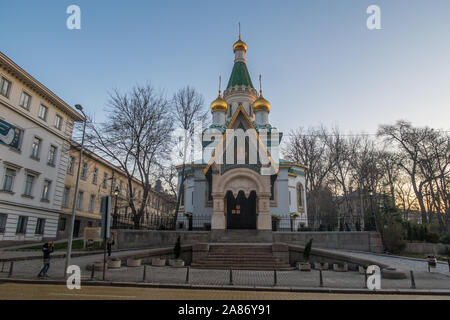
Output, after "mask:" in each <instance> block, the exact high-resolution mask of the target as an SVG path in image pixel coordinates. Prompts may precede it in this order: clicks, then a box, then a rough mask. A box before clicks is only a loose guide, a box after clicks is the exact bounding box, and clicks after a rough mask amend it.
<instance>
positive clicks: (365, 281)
mask: <svg viewBox="0 0 450 320" xmlns="http://www.w3.org/2000/svg"><path fill="white" fill-rule="evenodd" d="M363 288H364V289H367V269H366V270H364V286H363Z"/></svg>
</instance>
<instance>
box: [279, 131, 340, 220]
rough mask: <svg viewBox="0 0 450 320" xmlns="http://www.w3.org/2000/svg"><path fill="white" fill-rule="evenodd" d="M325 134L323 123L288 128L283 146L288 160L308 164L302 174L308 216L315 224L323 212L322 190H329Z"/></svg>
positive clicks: (328, 166)
mask: <svg viewBox="0 0 450 320" xmlns="http://www.w3.org/2000/svg"><path fill="white" fill-rule="evenodd" d="M326 136H327V131H326V129H325V128H324V127H323V126H321V127H319V128H308V129H304V128H298V129H296V130H293V131H291V132H290V134H289V140H288V141H287V143H286V144H285V146H284V148H283V153H284V155H285V157H286V158H287V159H288V160H290V161H294V162H298V163H302V164H304V165H306V166H308V169H307V170H306V175H305V181H306V193H307V196H308V198H309V201H308V212H311V213H312V214H311V216H310V217H308V218H309V219H310V220H311V221H312V225H313V226H314V227H315V228H317V227H318V225H319V224H321V223H322V213H325V212H324V210H323V209H322V204H323V202H322V201H320V199H321V198H323V196H322V193H323V192H325V193H326V194H329V191H328V189H326V188H324V186H325V183H326V179H327V178H328V176H329V173H330V171H331V170H332V168H333V165H334V163H333V161H332V160H333V159H332V158H331V157H330V152H329V148H328V146H327V144H326ZM311 209H312V210H311Z"/></svg>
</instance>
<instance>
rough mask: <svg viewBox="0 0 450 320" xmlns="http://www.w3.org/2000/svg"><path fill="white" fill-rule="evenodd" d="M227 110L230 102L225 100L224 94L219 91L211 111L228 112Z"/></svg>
mask: <svg viewBox="0 0 450 320" xmlns="http://www.w3.org/2000/svg"><path fill="white" fill-rule="evenodd" d="M227 110H228V104H227V102H226V101H225V100H223V98H222V95H221V94H220V91H219V96H218V97H217V99H216V100H214V101H213V102H212V103H211V112H216V111H224V112H227Z"/></svg>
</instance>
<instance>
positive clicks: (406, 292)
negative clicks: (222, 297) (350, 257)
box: [0, 278, 450, 296]
mask: <svg viewBox="0 0 450 320" xmlns="http://www.w3.org/2000/svg"><path fill="white" fill-rule="evenodd" d="M1 283H22V284H41V285H42V284H43V285H65V284H66V281H65V280H31V279H11V278H0V284H1ZM82 285H84V286H112V287H135V288H166V289H192V290H236V291H259V292H305V293H346V294H372V295H386V294H390V295H429V296H450V290H433V289H415V290H409V289H381V290H376V291H371V290H368V289H352V288H348V289H347V288H312V287H304V288H300V287H250V286H248V287H247V286H231V285H196V284H161V283H144V282H118V281H98V280H94V281H84V282H83V283H82Z"/></svg>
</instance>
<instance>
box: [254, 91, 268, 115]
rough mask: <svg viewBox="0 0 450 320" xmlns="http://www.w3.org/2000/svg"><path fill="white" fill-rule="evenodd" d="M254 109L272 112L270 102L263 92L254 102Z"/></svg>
mask: <svg viewBox="0 0 450 320" xmlns="http://www.w3.org/2000/svg"><path fill="white" fill-rule="evenodd" d="M253 111H255V112H256V111H266V112H270V102H269V101H267V100H266V99H264V98H263V95H262V93H261V94H260V95H259V98H258V99H256V101H255V102H253Z"/></svg>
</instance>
